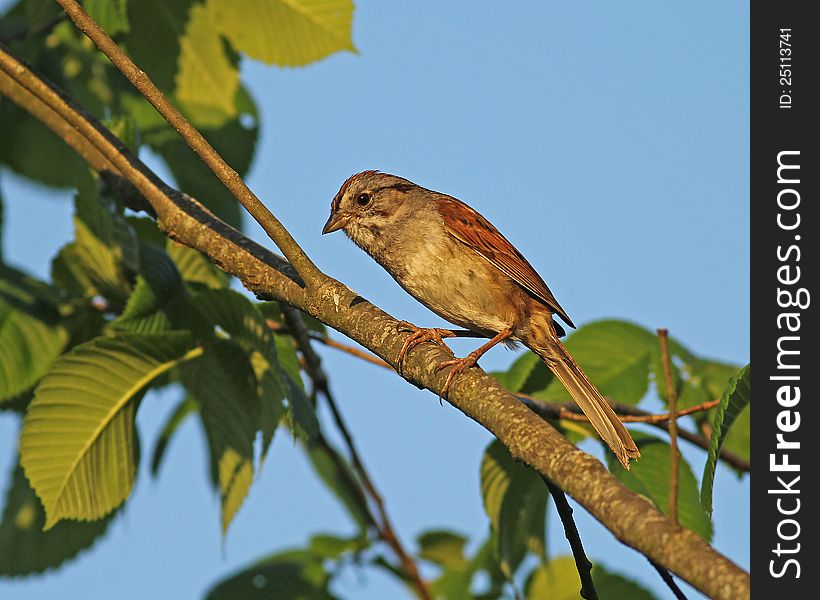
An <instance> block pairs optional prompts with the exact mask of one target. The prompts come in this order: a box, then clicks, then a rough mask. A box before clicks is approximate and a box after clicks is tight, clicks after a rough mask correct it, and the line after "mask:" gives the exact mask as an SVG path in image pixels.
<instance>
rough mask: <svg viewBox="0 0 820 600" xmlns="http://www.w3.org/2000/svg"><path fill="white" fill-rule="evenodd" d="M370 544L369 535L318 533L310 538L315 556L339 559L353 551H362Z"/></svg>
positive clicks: (311, 548) (311, 549)
mask: <svg viewBox="0 0 820 600" xmlns="http://www.w3.org/2000/svg"><path fill="white" fill-rule="evenodd" d="M369 546H370V541H369V540H368V539H367V537H364V536H357V537H339V536H336V535H330V534H326V533H324V534H317V535H314V536H312V537H311V538H310V551H311V553H312V554H314V555H315V556H318V557H320V558H326V559H330V560H337V559H339V558H341V557H342V556H344V555H345V554H349V553H351V552H361V551H362V550H364V549H365V548H368V547H369Z"/></svg>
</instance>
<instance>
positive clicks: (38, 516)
mask: <svg viewBox="0 0 820 600" xmlns="http://www.w3.org/2000/svg"><path fill="white" fill-rule="evenodd" d="M112 517H113V515H109V516H108V517H106V518H105V519H102V520H100V521H94V522H92V523H77V522H70V521H63V522H62V523H58V524H57V525H55V526H54V527H52V528H51V529H49V530H48V531H43V525H44V524H45V522H46V516H45V513H44V512H43V507H42V506H41V505H40V501H39V500H37V496H36V495H35V494H34V490H32V489H31V486H30V485H29V483H28V480H27V479H26V477H25V475H24V474H23V469H22V468H20V467H19V466H17V467H15V468H14V472H13V475H12V477H11V478H10V479H9V487H8V491H7V492H6V502H5V508H4V509H3V521H2V522H0V575H2V576H5V577H13V576H19V575H31V574H33V573H40V572H42V571H44V570H46V569H49V568H53V567H57V566H59V565H61V564H62V563H64V562H65V561H67V560H70V559H72V558H74V557H75V556H76V555H77V553H78V552H80V551H81V550H83V549H85V548H89V547H90V546H92V545H93V544H94V543H95V542H96V541H97V540H98V539H99V538H100V537H101V536H102V535H103V534H104V533H105V531H106V529H108V524H109V523H110V522H111V519H112Z"/></svg>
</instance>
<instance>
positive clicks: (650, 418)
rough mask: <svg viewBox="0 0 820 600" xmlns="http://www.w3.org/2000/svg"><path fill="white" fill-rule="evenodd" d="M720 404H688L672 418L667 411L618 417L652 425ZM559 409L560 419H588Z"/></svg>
mask: <svg viewBox="0 0 820 600" xmlns="http://www.w3.org/2000/svg"><path fill="white" fill-rule="evenodd" d="M718 404H720V399H719V398H718V399H717V400H709V401H708V402H701V403H700V404H696V405H695V406H690V407H689V408H684V409H683V410H679V411H678V412H676V413H675V415H674V418H673V415H672V413H671V412H668V413H661V414H657V415H654V414H653V415H620V414H619V415H618V418H619V419H620V420H621V421H623V422H624V423H649V424H651V425H654V424H656V423H666V422H668V421H673V420H674V421H676V420H677V419H679V418H681V417H685V416H686V415H691V414H694V413H699V412H702V411H705V410H709V409H710V408H714V407H716V406H717V405H718ZM559 410H560V411H561V413H560V417H559V418H561V419H566V420H567V421H589V419H588V418H587V416H586V415H584V414H583V413H581V414H579V413H576V412H574V411H573V410H571V409H570V408H567V407H564V406H560V407H559ZM615 411H616V412H617V411H618V409H617V408H616V409H615Z"/></svg>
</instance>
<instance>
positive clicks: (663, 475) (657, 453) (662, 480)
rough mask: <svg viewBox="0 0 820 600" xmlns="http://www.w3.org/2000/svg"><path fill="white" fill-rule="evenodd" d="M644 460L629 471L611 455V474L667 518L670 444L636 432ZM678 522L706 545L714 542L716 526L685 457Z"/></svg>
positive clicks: (680, 486)
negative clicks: (706, 542) (704, 507)
mask: <svg viewBox="0 0 820 600" xmlns="http://www.w3.org/2000/svg"><path fill="white" fill-rule="evenodd" d="M632 437H633V438H634V440H635V443H636V444H637V445H638V448H639V449H640V451H641V459H640V460H638V461H636V462H635V463H633V465H632V469H631V470H630V471H627V470H625V469H623V468H622V467H621V466H620V464H619V463H618V461H617V459H616V458H615V456H614V455H613V454H611V453H607V457H606V458H607V464H608V465H609V470H610V471H611V472H612V474H613V475H615V477H617V478H618V479H620V480H621V482H622V483H624V484H625V485H626V486H627V487H628V488H629V489H631V490H633V491H635V492H637V493H639V494H641V495H643V496H646V497H647V498H649V499H650V500H652V502H654V503H655V506H657V507H658V509H659V510H660V511H661V512H663V513H664V514H667V515H668V514H669V473H670V470H671V467H670V465H671V463H670V447H669V444H667V443H666V442H664V441H663V440H660V439H658V438H656V437H653V436H651V435H648V434H645V433H641V432H633V436H632ZM678 520H679V522H680V524H681V525H683V526H684V527H686V528H688V529H691V530H692V531H694V532H695V533H697V534H698V535H699V536H701V537H702V538H703V539H705V540H706V541H709V540H711V539H712V523H711V522H710V520H709V517H708V516H707V515H706V513H705V512H704V511H703V509H702V508H701V505H700V497H699V495H698V483H697V480H696V479H695V475H694V474H693V473H692V468H691V467H690V466H689V463H688V462H686V460H684V459H683V457H681V459H680V462H679V474H678Z"/></svg>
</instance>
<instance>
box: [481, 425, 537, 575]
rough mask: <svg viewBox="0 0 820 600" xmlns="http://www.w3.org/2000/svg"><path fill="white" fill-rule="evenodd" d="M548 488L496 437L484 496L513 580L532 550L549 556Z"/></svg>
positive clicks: (487, 458)
mask: <svg viewBox="0 0 820 600" xmlns="http://www.w3.org/2000/svg"><path fill="white" fill-rule="evenodd" d="M547 494H548V491H547V488H546V486H545V485H544V482H543V481H542V480H541V478H540V477H538V475H536V474H535V472H533V471H532V470H531V469H529V468H527V467H525V466H524V465H522V464H521V463H518V462H516V461H515V460H513V458H512V456H510V453H509V452H508V451H507V449H506V448H505V447H504V446H503V445H502V444H501V442H499V441H498V440H494V441H493V442H492V443H491V444H490V445H489V446H488V447H487V449H486V450H485V451H484V457H483V459H482V461H481V496H482V498H483V501H484V511H485V512H486V513H487V516H488V517H489V518H490V523H491V525H492V529H493V533H494V536H495V539H496V542H497V546H496V550H497V552H498V556H499V558H500V559H501V566H502V570H504V572H505V574H506V575H507V578H508V579H510V580H512V578H513V574H514V573H515V571H516V569H517V568H518V566H519V565H520V564H521V561H522V560H523V558H524V555H525V554H526V552H527V551H528V550H529V551H530V552H532V553H534V554H535V555H536V556H538V557H539V558H541V559H542V560H545V559H546V543H545V535H546V532H545V515H546V508H547Z"/></svg>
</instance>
